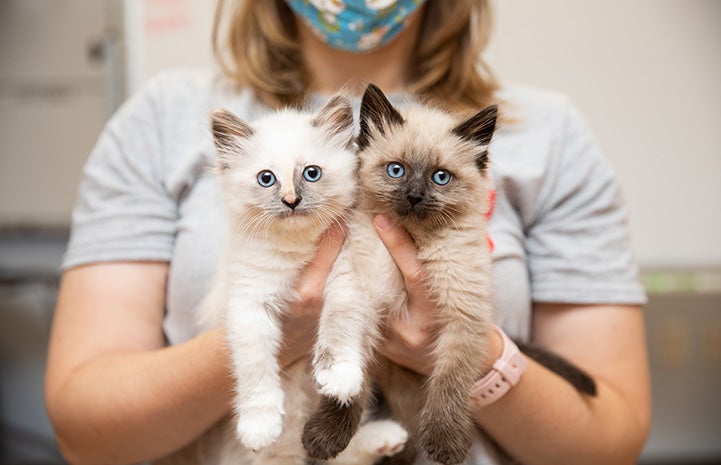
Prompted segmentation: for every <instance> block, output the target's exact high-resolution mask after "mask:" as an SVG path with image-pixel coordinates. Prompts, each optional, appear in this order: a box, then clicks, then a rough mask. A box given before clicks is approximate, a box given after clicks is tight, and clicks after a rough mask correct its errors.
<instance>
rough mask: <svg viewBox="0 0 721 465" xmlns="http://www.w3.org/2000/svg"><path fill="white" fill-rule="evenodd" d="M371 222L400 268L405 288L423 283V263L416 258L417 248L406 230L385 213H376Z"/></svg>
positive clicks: (414, 287) (415, 286)
mask: <svg viewBox="0 0 721 465" xmlns="http://www.w3.org/2000/svg"><path fill="white" fill-rule="evenodd" d="M373 224H374V226H375V228H376V231H377V232H378V236H380V238H381V240H382V241H383V243H384V244H385V246H386V248H387V249H388V252H390V254H391V257H393V261H395V262H396V265H398V269H400V270H401V274H403V278H404V279H405V281H406V288H407V289H409V290H410V289H417V288H418V286H420V285H422V284H423V264H422V263H421V261H420V260H418V250H417V249H416V246H415V244H414V243H413V240H412V239H411V237H410V236H409V235H408V233H407V232H406V230H405V229H404V228H403V227H401V226H400V225H398V224H396V223H395V222H393V221H392V220H391V219H390V218H388V217H387V216H385V215H376V217H375V218H374V219H373Z"/></svg>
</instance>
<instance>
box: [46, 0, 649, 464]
mask: <svg viewBox="0 0 721 465" xmlns="http://www.w3.org/2000/svg"><path fill="white" fill-rule="evenodd" d="M491 22H492V21H491V15H490V9H489V1H488V0H457V1H453V2H447V1H441V0H425V1H424V0H397V1H394V0H386V1H370V0H368V1H364V0H346V1H344V2H339V1H335V2H326V1H321V0H313V1H310V2H309V1H303V0H268V1H263V2H251V1H247V0H226V1H220V2H219V4H218V7H217V13H216V24H215V28H214V43H215V46H216V52H217V55H218V58H219V62H220V64H221V70H222V72H221V73H220V74H217V73H215V72H211V71H208V72H202V73H201V72H168V73H164V74H162V75H160V76H158V77H157V78H155V79H153V80H152V81H151V82H149V83H148V84H147V85H146V86H145V88H144V89H143V90H142V91H141V92H139V94H138V95H135V96H133V97H132V98H131V99H130V100H129V101H128V102H127V103H126V104H125V105H124V106H123V107H122V108H121V109H120V110H119V111H118V113H117V114H116V115H115V116H114V117H113V118H112V120H111V121H110V122H109V123H108V125H107V127H106V129H105V130H104V132H103V134H102V135H101V137H100V139H99V141H98V143H97V146H96V147H95V149H94V151H93V153H92V154H91V157H90V159H89V160H88V163H87V165H86V168H85V172H84V179H83V182H82V185H81V188H80V192H79V199H78V202H77V205H76V208H75V211H74V214H73V229H72V235H71V240H70V243H69V247H68V251H67V254H66V257H65V260H64V263H63V277H62V282H61V287H60V293H59V296H58V303H57V309H56V314H55V319H54V322H53V330H52V336H51V346H50V352H49V358H48V368H47V377H46V403H47V409H48V413H49V416H50V418H51V421H52V423H53V425H54V428H55V432H56V437H57V440H58V444H59V445H60V448H61V450H62V452H63V454H64V456H65V457H66V459H67V460H68V461H69V462H70V463H74V464H91V463H104V464H121V463H136V462H142V461H153V460H159V459H161V458H163V457H170V458H168V459H167V463H176V462H173V460H172V457H173V454H174V453H175V452H176V451H178V450H181V449H183V448H185V447H187V446H188V445H189V444H191V443H193V442H194V441H195V440H196V439H198V438H199V437H201V436H202V435H203V434H204V432H206V431H207V430H209V429H210V428H211V427H212V426H213V425H215V424H216V423H218V422H219V421H220V420H222V419H223V418H225V417H226V416H227V415H228V414H229V413H230V404H231V399H232V398H233V392H232V390H233V385H234V383H233V379H232V376H231V375H230V371H229V368H228V366H229V363H230V362H229V356H228V347H227V342H226V341H227V339H226V335H225V332H224V329H223V328H218V329H211V330H206V331H200V330H199V329H198V327H197V325H196V324H195V322H196V319H197V309H198V306H199V304H200V301H201V300H202V298H203V296H204V295H205V293H206V292H207V291H208V287H209V285H210V281H211V278H212V276H213V273H214V271H215V266H216V263H217V261H218V258H219V254H220V250H221V247H220V244H221V243H222V241H223V238H224V234H225V229H224V227H223V225H224V224H225V223H224V217H223V210H222V208H221V205H220V202H219V201H218V200H217V198H218V190H219V187H218V180H217V178H216V177H215V176H214V175H212V174H211V173H209V172H208V170H207V169H206V167H207V165H208V163H209V161H211V160H212V157H214V156H215V149H214V146H213V140H212V137H211V134H210V131H209V130H208V124H209V123H208V117H209V114H210V112H211V111H212V110H214V109H216V108H218V107H224V108H227V109H229V110H231V111H232V112H233V113H235V114H237V115H239V116H240V117H242V118H243V119H245V120H247V121H253V120H256V119H258V118H259V117H260V116H262V115H264V114H267V113H268V112H269V111H270V110H272V109H278V108H282V107H284V106H299V105H301V104H302V103H304V102H306V103H307V105H308V106H311V107H313V106H315V107H319V106H320V104H321V102H323V101H325V100H326V99H327V97H328V96H330V95H332V94H334V93H335V92H337V91H338V90H339V89H341V88H351V89H353V87H352V86H353V83H356V84H360V85H358V88H357V89H354V90H355V91H357V93H358V94H359V95H360V93H361V92H362V89H363V88H364V87H365V84H367V83H374V84H375V85H377V86H378V87H379V88H380V89H383V91H384V92H385V93H386V94H387V95H388V96H389V100H391V101H392V102H394V103H399V102H402V101H403V100H405V99H416V100H419V101H422V102H429V103H431V104H436V105H441V106H443V107H445V108H448V109H451V110H453V111H455V112H458V113H460V114H465V115H468V114H472V113H474V112H476V111H478V110H480V109H481V108H484V107H486V106H488V105H489V104H492V103H497V104H498V107H499V110H500V115H501V116H500V122H501V124H500V127H499V128H498V129H497V130H496V132H495V134H494V136H493V140H492V142H491V145H490V147H489V160H490V161H489V170H490V173H491V174H492V177H493V180H494V183H495V188H496V205H495V210H494V212H493V215H492V217H491V219H490V222H489V224H488V230H489V234H490V236H491V238H492V240H493V243H494V250H493V252H492V273H493V290H494V295H493V306H494V310H495V314H496V315H497V321H496V322H497V324H498V325H499V326H500V327H502V328H503V330H504V333H505V334H508V335H510V336H512V337H513V338H514V339H517V340H519V341H531V342H533V343H534V344H536V345H539V346H541V347H544V348H546V349H548V350H550V351H552V352H554V353H556V354H558V355H560V356H563V357H565V358H566V359H567V360H569V361H570V362H572V363H574V364H575V365H577V366H578V367H580V368H581V369H583V370H584V371H586V372H587V373H588V374H590V375H591V376H592V377H593V378H594V380H595V382H596V385H597V388H598V391H597V395H596V396H595V397H588V396H584V395H581V394H580V393H579V392H578V391H577V390H576V389H574V387H573V386H572V385H571V384H569V383H568V382H567V381H566V380H564V379H563V378H561V377H559V376H558V375H556V374H555V373H554V372H552V371H550V370H548V369H547V368H545V367H544V366H542V365H541V364H539V363H537V362H535V361H534V360H532V359H530V358H528V357H525V356H522V355H521V356H520V357H523V361H524V363H525V364H526V367H525V370H524V371H523V372H522V373H521V374H520V375H519V377H518V379H517V380H516V381H517V382H515V385H513V386H512V387H511V386H509V387H508V388H507V390H505V389H504V393H503V395H502V396H500V397H498V398H494V399H493V402H490V403H488V402H483V401H479V402H477V403H476V404H475V405H474V409H473V418H474V420H475V426H474V431H475V427H476V426H477V427H478V428H480V429H481V430H482V431H483V432H484V433H485V435H486V436H488V437H490V438H491V439H492V441H493V443H495V444H496V445H497V446H498V447H499V448H500V449H502V450H503V451H505V453H506V454H507V455H508V456H510V457H512V459H513V460H514V461H515V462H517V463H521V464H527V465H534V464H555V465H558V464H578V463H584V464H596V463H597V464H609V463H613V464H633V463H635V462H636V460H637V459H638V456H639V454H640V452H641V449H642V447H643V445H644V442H645V438H646V436H647V434H648V429H649V423H650V394H649V377H648V372H647V358H646V349H645V335H644V325H643V313H642V308H641V306H642V305H643V303H644V302H645V295H644V292H643V289H642V287H641V285H640V284H639V282H638V277H637V267H636V264H635V262H634V260H633V255H632V253H631V251H630V247H629V238H628V231H627V225H626V221H627V218H626V217H627V210H626V207H625V205H624V203H623V200H622V198H621V194H620V192H619V187H618V185H617V184H616V182H615V180H614V177H613V173H612V172H611V170H610V168H609V166H608V163H607V162H606V161H605V160H604V158H603V156H602V154H601V153H600V151H599V149H598V147H597V145H596V143H595V141H594V139H593V136H592V135H591V133H590V131H589V129H588V128H587V126H586V125H585V123H584V121H583V119H582V117H581V116H580V115H579V114H578V112H577V111H576V110H575V109H574V107H573V106H572V105H571V104H570V103H569V102H568V101H567V100H566V99H565V98H564V97H563V96H560V95H557V94H554V93H549V92H542V91H536V90H530V89H526V88H516V87H504V86H501V85H499V84H498V83H497V82H496V81H495V80H494V78H493V76H492V73H491V72H490V70H489V69H488V67H487V66H485V64H484V63H483V61H482V60H481V54H482V51H483V48H484V46H485V44H486V41H487V39H488V34H489V31H490V27H491ZM349 83H350V87H349ZM355 104H356V105H358V104H359V102H355ZM478 201H485V199H479V200H478ZM374 226H375V229H376V231H377V233H378V235H379V237H380V238H381V239H382V241H383V243H384V244H385V245H386V247H387V249H388V251H389V252H390V254H391V255H392V257H393V259H394V261H395V263H396V265H397V266H398V268H399V269H400V271H401V273H402V275H403V279H404V282H405V288H406V292H407V304H408V309H409V311H408V314H407V315H406V316H405V318H402V319H394V320H393V321H388V322H387V324H386V326H385V328H386V331H385V333H384V334H383V340H382V342H381V346H380V350H381V352H382V353H383V355H384V356H385V357H387V358H388V359H390V360H392V361H393V362H395V363H396V364H397V365H400V366H402V367H405V368H406V369H407V370H409V371H411V372H415V373H417V374H420V375H424V376H427V375H430V374H431V373H432V371H433V367H434V363H435V360H434V358H433V355H432V351H431V350H430V349H431V347H432V346H433V342H434V336H435V332H434V331H435V325H434V316H435V310H436V308H435V305H434V303H433V299H432V298H431V296H429V295H427V288H426V286H425V281H424V268H423V265H422V263H421V261H420V260H419V258H418V254H417V249H416V246H415V244H414V243H413V241H412V239H411V238H410V237H409V236H408V234H407V233H406V231H405V230H404V229H403V228H402V227H401V226H399V224H398V223H397V222H396V221H394V218H392V217H388V216H377V217H375V219H374ZM344 234H345V233H344V231H343V229H342V228H331V229H329V230H328V231H327V232H326V233H325V235H324V236H323V239H322V240H321V241H320V243H319V245H318V248H317V251H316V253H315V258H314V259H313V260H312V261H311V262H310V263H309V264H308V265H307V266H306V267H305V268H304V269H303V271H302V273H301V275H300V277H299V278H298V280H297V283H296V286H295V288H296V289H295V290H296V293H297V295H298V298H297V300H296V301H295V302H294V303H293V305H292V309H291V311H290V312H289V313H288V314H287V315H285V319H284V321H283V322H282V344H281V346H280V352H279V354H278V364H279V366H281V367H283V368H285V367H288V366H290V365H292V364H293V362H295V361H296V360H299V359H301V358H302V357H305V356H307V355H308V354H309V353H310V350H311V346H312V344H313V342H314V337H315V334H316V327H317V320H318V314H319V312H320V308H321V306H322V301H323V290H324V283H325V281H326V278H327V276H328V274H329V272H330V270H331V268H332V266H333V262H334V260H335V258H336V257H337V256H338V254H339V252H340V249H341V247H342V244H343V242H344ZM485 343H486V344H487V346H488V351H487V352H488V356H487V357H486V358H485V359H483V360H477V363H478V366H479V367H481V370H480V371H481V373H484V376H483V378H484V379H485V377H486V376H487V375H488V374H489V373H491V372H493V371H494V370H498V369H499V368H498V367H499V366H500V365H499V363H497V361H498V360H499V359H501V360H503V359H504V357H505V351H504V349H507V348H508V347H509V341H507V340H506V339H505V336H504V335H503V334H502V333H496V332H491V333H489V337H488V340H487V341H485ZM494 366H495V367H496V368H494ZM480 381H482V380H479V382H480ZM472 394H473V393H469V397H470V396H471V395H472ZM473 398H474V399H475V398H476V397H473ZM493 450H494V449H493V448H492V447H489V446H488V443H487V442H484V441H482V440H481V439H480V435H478V438H477V440H475V441H474V443H473V446H472V450H471V455H470V457H469V458H468V460H467V462H466V463H470V464H493V463H499V459H498V458H497V457H496V456H495V455H494V453H493ZM199 454H202V455H198V456H196V457H203V458H204V460H205V462H204V463H213V461H212V451H209V450H202V451H200V452H199ZM424 460H426V459H425V458H424V457H423V455H422V454H421V455H419V457H418V461H419V462H418V463H425V462H424Z"/></svg>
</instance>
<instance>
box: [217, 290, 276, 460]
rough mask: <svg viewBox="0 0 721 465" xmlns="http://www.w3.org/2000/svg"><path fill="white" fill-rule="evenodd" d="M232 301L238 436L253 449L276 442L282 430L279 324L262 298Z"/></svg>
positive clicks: (230, 324)
mask: <svg viewBox="0 0 721 465" xmlns="http://www.w3.org/2000/svg"><path fill="white" fill-rule="evenodd" d="M233 297H235V296H233V295H232V294H231V300H230V302H229V311H228V317H227V328H228V341H229V344H230V348H231V351H232V354H233V357H232V359H233V372H234V375H235V387H236V392H235V405H234V407H235V409H234V410H235V414H236V416H237V422H236V435H237V436H238V439H240V441H241V443H242V444H243V445H244V446H245V447H247V448H248V449H251V450H256V451H258V450H262V449H264V448H266V447H268V446H270V445H271V444H273V443H274V442H275V441H276V440H277V439H278V437H279V436H280V434H281V432H282V430H283V415H284V414H285V410H284V402H285V393H284V392H283V389H282V386H281V378H280V368H279V367H278V362H277V359H276V356H275V354H276V353H277V348H278V344H279V341H280V337H281V334H280V327H279V325H278V324H277V323H276V321H275V320H274V318H273V316H271V315H272V313H271V312H269V311H266V310H265V309H264V306H263V304H262V301H260V302H258V301H253V300H251V299H249V298H247V296H241V297H240V298H235V299H234V298H233Z"/></svg>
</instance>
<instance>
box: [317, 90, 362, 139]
mask: <svg viewBox="0 0 721 465" xmlns="http://www.w3.org/2000/svg"><path fill="white" fill-rule="evenodd" d="M311 125H313V126H315V127H320V128H323V130H324V131H326V132H327V134H328V135H329V136H330V139H331V140H337V141H338V142H339V145H342V146H347V145H350V143H351V142H352V140H353V107H352V106H351V103H350V100H349V99H348V98H347V97H345V96H343V95H340V94H337V95H334V96H333V97H331V98H330V100H328V102H326V104H325V105H323V108H321V109H320V111H319V112H318V115H317V116H316V117H315V118H313V120H312V121H311Z"/></svg>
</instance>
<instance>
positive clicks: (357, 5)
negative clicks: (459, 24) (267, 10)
mask: <svg viewBox="0 0 721 465" xmlns="http://www.w3.org/2000/svg"><path fill="white" fill-rule="evenodd" d="M424 2H425V0H286V3H287V4H288V6H290V8H291V9H292V10H293V11H294V12H295V14H296V15H298V16H299V17H300V18H302V20H303V21H305V23H306V24H307V25H308V26H309V27H310V28H311V29H312V30H313V31H315V33H316V34H317V35H318V36H319V37H320V38H321V39H322V40H323V41H325V42H326V43H327V44H328V45H330V46H332V47H336V48H340V49H343V50H350V51H353V52H365V51H369V50H373V49H376V48H378V47H381V46H383V45H385V44H387V43H388V42H389V41H390V40H391V39H393V38H394V37H395V36H396V35H398V33H399V32H401V30H403V28H404V27H405V25H406V21H407V19H408V16H409V15H410V14H411V13H413V12H414V11H415V10H416V9H418V7H419V6H421V5H422V4H423V3H424Z"/></svg>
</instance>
